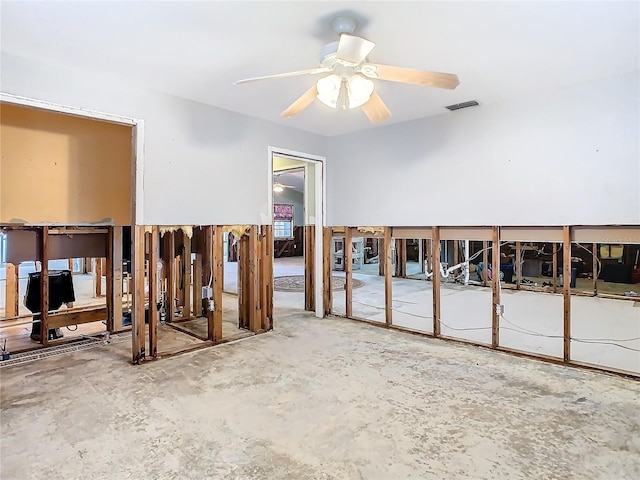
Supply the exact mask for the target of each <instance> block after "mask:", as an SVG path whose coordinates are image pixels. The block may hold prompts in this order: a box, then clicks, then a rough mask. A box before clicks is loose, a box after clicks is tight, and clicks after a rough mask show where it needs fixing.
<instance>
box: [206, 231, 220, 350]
mask: <svg viewBox="0 0 640 480" xmlns="http://www.w3.org/2000/svg"><path fill="white" fill-rule="evenodd" d="M223 237H224V232H223V231H222V227H221V226H220V225H216V226H215V227H213V228H212V238H211V248H212V253H211V263H212V266H213V282H212V288H213V312H211V311H207V320H208V331H207V335H208V338H209V340H213V341H214V342H216V343H217V342H219V341H221V340H222V289H223V287H224V285H223V279H222V275H223V272H224V259H223V253H224V250H223V249H224V245H223V241H222V240H223Z"/></svg>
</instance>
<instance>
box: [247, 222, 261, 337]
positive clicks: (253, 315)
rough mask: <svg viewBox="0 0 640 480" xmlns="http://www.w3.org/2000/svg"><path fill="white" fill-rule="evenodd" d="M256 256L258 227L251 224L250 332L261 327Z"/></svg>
mask: <svg viewBox="0 0 640 480" xmlns="http://www.w3.org/2000/svg"><path fill="white" fill-rule="evenodd" d="M258 256H259V248H258V227H257V225H251V228H250V229H249V328H250V330H251V331H252V332H257V331H259V330H260V328H261V322H260V316H261V315H260V310H259V308H260V301H259V298H260V272H259V270H258Z"/></svg>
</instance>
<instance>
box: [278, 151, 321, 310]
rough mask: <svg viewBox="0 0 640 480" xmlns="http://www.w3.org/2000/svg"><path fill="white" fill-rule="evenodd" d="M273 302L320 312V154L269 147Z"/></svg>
mask: <svg viewBox="0 0 640 480" xmlns="http://www.w3.org/2000/svg"><path fill="white" fill-rule="evenodd" d="M269 162H270V175H269V209H270V212H271V221H272V225H273V232H274V250H273V253H274V291H275V292H274V302H275V303H276V304H280V305H283V306H291V307H293V308H303V307H304V309H305V310H309V311H313V312H315V314H316V317H322V316H323V315H324V310H323V305H322V232H323V224H324V201H323V197H324V188H325V187H324V181H323V178H324V177H323V166H324V163H323V162H324V157H318V156H312V155H307V154H303V153H298V152H291V151H287V150H282V149H273V148H270V149H269Z"/></svg>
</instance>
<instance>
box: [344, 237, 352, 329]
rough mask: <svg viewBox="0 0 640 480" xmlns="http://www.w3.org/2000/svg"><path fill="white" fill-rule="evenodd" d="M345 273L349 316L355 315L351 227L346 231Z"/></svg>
mask: <svg viewBox="0 0 640 480" xmlns="http://www.w3.org/2000/svg"><path fill="white" fill-rule="evenodd" d="M342 250H343V252H344V273H345V286H344V290H345V295H346V299H345V312H346V316H347V317H348V318H351V316H353V304H352V301H353V243H352V235H351V228H347V227H345V231H344V248H343V249H342Z"/></svg>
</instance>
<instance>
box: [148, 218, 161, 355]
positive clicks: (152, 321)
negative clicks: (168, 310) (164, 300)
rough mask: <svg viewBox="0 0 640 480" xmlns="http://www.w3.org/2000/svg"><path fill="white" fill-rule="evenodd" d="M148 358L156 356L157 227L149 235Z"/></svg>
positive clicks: (158, 238) (158, 236) (158, 242)
mask: <svg viewBox="0 0 640 480" xmlns="http://www.w3.org/2000/svg"><path fill="white" fill-rule="evenodd" d="M149 235H150V238H149V356H151V357H152V358H156V357H157V356H158V291H159V283H158V273H159V272H158V260H159V255H160V232H159V229H158V227H157V226H154V227H153V228H152V229H151V233H150V234H149Z"/></svg>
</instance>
